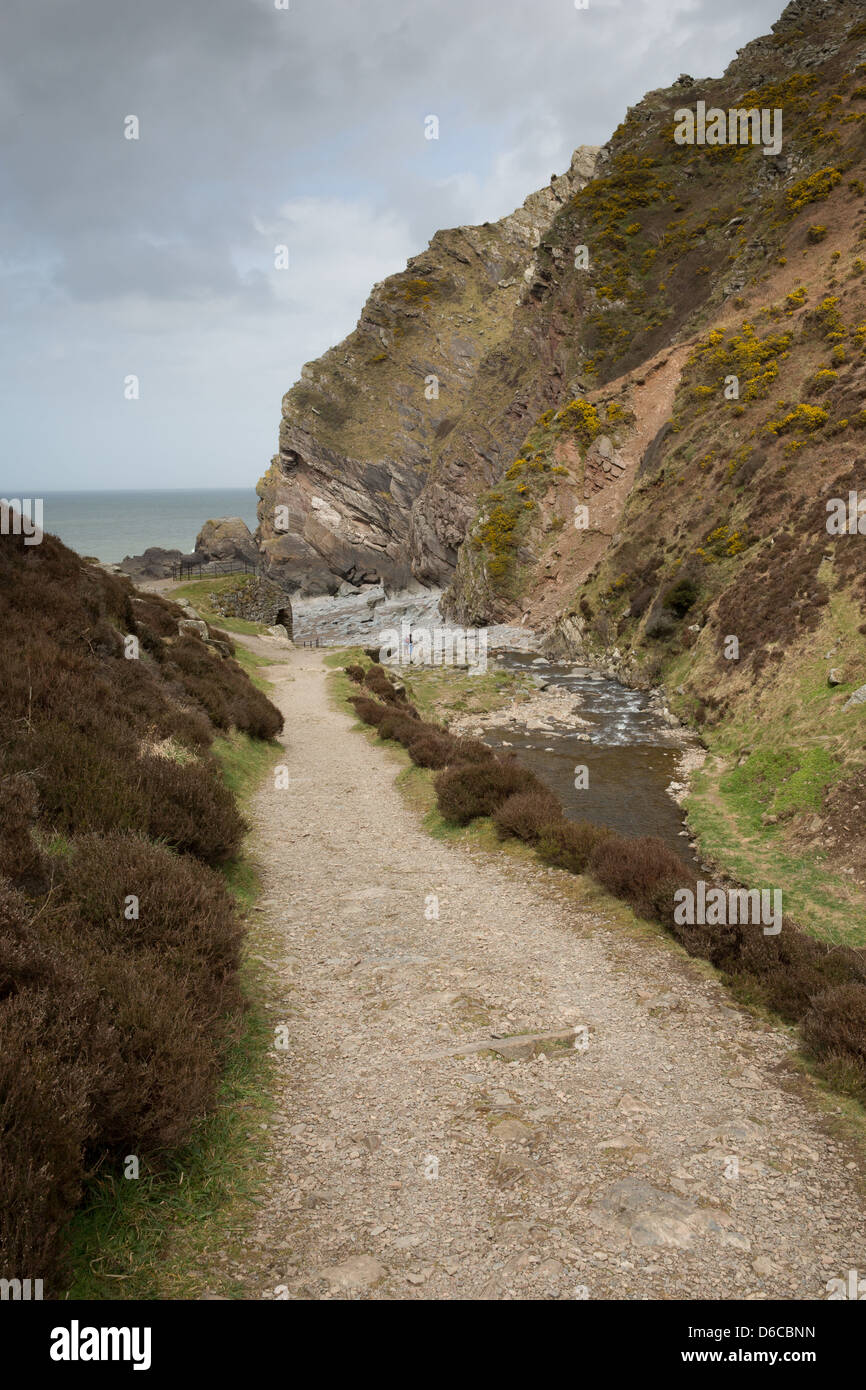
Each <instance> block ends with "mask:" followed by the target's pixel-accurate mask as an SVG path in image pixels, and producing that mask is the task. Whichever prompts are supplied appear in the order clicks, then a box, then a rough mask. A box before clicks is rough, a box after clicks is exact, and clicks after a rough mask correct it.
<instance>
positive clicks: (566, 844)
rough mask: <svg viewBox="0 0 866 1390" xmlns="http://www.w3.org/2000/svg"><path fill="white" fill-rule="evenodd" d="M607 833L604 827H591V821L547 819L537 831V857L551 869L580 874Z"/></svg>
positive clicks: (584, 870)
mask: <svg viewBox="0 0 866 1390" xmlns="http://www.w3.org/2000/svg"><path fill="white" fill-rule="evenodd" d="M610 833H611V832H610V831H609V830H608V829H607V828H606V827H605V826H603V825H593V824H592V822H591V821H586V820H582V821H572V820H564V819H557V818H555V817H550V818H548V823H547V825H544V826H542V827H541V828H540V831H539V839H538V844H537V847H536V848H537V852H538V857H539V859H542V860H543V861H544V863H545V864H551V865H553V867H554V868H557V869H567V870H568V871H569V873H572V874H582V873H585V872H586V868H587V865H588V863H589V859H590V855H591V854H592V853H593V851H594V850H595V848H596V846H597V845H598V844H599V843H600V842H601V841H602V840H603V839H604V838H605V836H607V835H610Z"/></svg>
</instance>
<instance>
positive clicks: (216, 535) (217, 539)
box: [195, 516, 259, 565]
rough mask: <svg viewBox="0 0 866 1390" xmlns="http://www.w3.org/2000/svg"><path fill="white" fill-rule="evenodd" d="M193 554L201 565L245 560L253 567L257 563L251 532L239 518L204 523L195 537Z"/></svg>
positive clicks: (231, 517)
mask: <svg viewBox="0 0 866 1390" xmlns="http://www.w3.org/2000/svg"><path fill="white" fill-rule="evenodd" d="M195 553H196V557H197V558H198V559H200V560H201V562H202V563H203V564H209V563H211V562H212V561H214V560H246V561H248V562H249V563H250V564H253V565H255V564H258V561H259V552H258V550H257V549H256V543H255V540H254V539H253V534H252V531H251V530H250V528H249V527H248V526H247V524H246V522H245V521H242V520H241V518H240V517H239V516H224V517H220V518H219V519H218V520H216V521H206V522H205V524H204V526H203V527H202V528H201V530H200V531H199V533H198V536H197V537H196V542H195Z"/></svg>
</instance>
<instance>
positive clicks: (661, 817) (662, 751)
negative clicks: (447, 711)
mask: <svg viewBox="0 0 866 1390" xmlns="http://www.w3.org/2000/svg"><path fill="white" fill-rule="evenodd" d="M535 659H536V658H534V657H533V655H532V654H531V653H530V654H527V653H525V652H499V653H497V656H496V660H497V664H498V665H500V666H503V667H504V668H505V669H506V670H510V671H525V670H527V669H528V670H530V671H532V672H533V673H534V674H537V675H539V676H540V677H542V678H543V679H544V680H547V681H549V683H550V685H551V686H561V687H563V688H565V689H567V690H571V691H574V694H575V714H577V715H579V716H580V718H581V719H585V720H587V722H588V723H589V724H590V726H591V727H590V728H588V729H581V728H578V729H575V728H573V727H569V726H568V725H566V724H558V723H556V722H555V721H551V724H552V726H553V730H555V731H548V730H524V731H517V730H515V729H513V728H508V727H507V726H500V727H498V728H490V729H488V730H487V732H486V733H485V735H484V738H485V740H486V741H487V742H488V743H490V744H492V745H493V746H494V747H496V748H499V747H502V746H503V745H505V744H510V745H511V748H512V749H513V751H514V752H515V753H516V754H517V757H518V758H519V760H520V762H522V763H523V764H524V765H525V766H526V767H529V768H531V769H532V771H533V772H534V773H536V775H537V776H538V777H540V778H541V779H542V781H544V782H546V784H547V785H548V786H549V787H550V788H551V790H552V791H554V792H555V793H556V795H557V796H558V797H559V799H560V800H561V802H562V804H563V805H564V807H565V810H566V814H567V815H568V816H569V817H570V818H571V819H572V820H589V821H592V822H593V823H594V824H596V825H608V826H610V827H611V828H612V829H614V830H618V831H620V832H621V833H622V834H624V835H658V836H659V838H660V839H662V840H664V842H665V844H667V845H669V846H670V848H671V849H673V850H674V851H675V852H676V853H677V854H679V855H680V856H681V857H682V858H683V859H684V860H685V862H686V863H688V864H690V865H691V866H693V867H696V866H697V861H696V860H695V858H694V855H693V854H692V851H691V849H690V848H689V840H688V836H687V835H685V834H683V833H682V832H683V829H684V826H683V815H682V811H681V810H680V808H679V806H678V805H677V803H676V802H675V801H674V799H673V797H672V796H671V795H670V794H669V792H668V791H667V787H668V785H669V784H670V782H671V781H673V780H675V779H676V775H677V764H678V760H679V753H680V748H681V745H680V741H679V738H678V736H677V735H675V734H674V733H672V731H671V729H670V728H669V727H668V726H667V724H666V723H665V722H664V720H663V718H662V717H661V713H660V711H659V709H658V708H657V706H656V704H655V702H654V701H653V700H652V698H651V697H650V696H649V695H648V694H647V693H645V692H644V691H640V690H629V689H628V688H627V687H626V686H624V685H620V684H619V682H618V681H614V680H608V679H607V678H606V677H600V676H595V675H594V674H593V673H590V672H587V671H586V670H585V669H584V668H581V667H576V666H574V664H573V663H570V662H569V663H565V662H551V663H549V664H548V665H545V666H535V665H533V661H534V660H535ZM577 767H585V768H586V769H587V773H588V785H587V786H586V787H585V788H581V789H578V788H576V787H575V780H576V776H575V770H576V768H577Z"/></svg>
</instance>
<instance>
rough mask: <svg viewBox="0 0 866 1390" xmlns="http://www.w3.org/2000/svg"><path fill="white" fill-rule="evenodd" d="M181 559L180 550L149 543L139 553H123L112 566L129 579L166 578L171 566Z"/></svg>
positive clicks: (181, 553)
mask: <svg viewBox="0 0 866 1390" xmlns="http://www.w3.org/2000/svg"><path fill="white" fill-rule="evenodd" d="M182 559H183V552H182V551H180V550H163V549H162V547H161V546H158V545H151V546H148V548H147V550H145V551H144V553H143V554H141V555H125V556H124V557H123V559H122V560H121V561H120V563H119V564H118V565H116V566H114V567H113V568H116V569H118V570H120V571H121V572H122V573H123V574H128V575H129V577H130V579H135V580H138V579H168V578H169V577H170V575H171V572H172V566H173V565H176V564H177V563H178V562H179V561H180V560H182Z"/></svg>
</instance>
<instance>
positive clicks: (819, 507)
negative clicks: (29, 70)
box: [261, 0, 866, 884]
mask: <svg viewBox="0 0 866 1390" xmlns="http://www.w3.org/2000/svg"><path fill="white" fill-rule="evenodd" d="M699 103H704V106H705V109H706V111H707V112H708V113H709V112H710V111H717V112H718V113H719V116H720V118H722V119H723V120H724V121H725V125H726V126H727V127H728V128H727V130H725V132H724V138H723V139H722V140H721V141H718V135H719V127H718V121H716V124H715V127H714V140H716V143H714V140H713V139H710V138H709V130H707V137H708V138H707V139H706V141H705V143H698V142H696V143H691V144H690V143H679V142H678V141H677V139H676V138H675V135H676V132H677V128H678V124H679V121H680V114H681V113H682V111H683V110H690V111H691V112H692V113H694V115H695V117H697V111H698V104H699ZM732 111H733V112H734V113H736V112H738V111H739V112H742V113H743V117H744V118H745V120H743V119H740V118H736V121H737V125H736V128H735V129H734V130H733V131H731V130H730V123H729V113H731V112H732ZM749 111H755V112H757V113H761V112H764V113H766V114H767V116H768V117H769V118H770V119H771V121H773V122H774V123H775V124H776V126H778V121H779V119H781V122H782V129H781V132H780V133H781V134H782V141H781V148H780V149H778V151H777V152H773V150H772V149H770V150H769V152H767V153H765V150H764V146H765V145H767V143H768V142H767V141H766V140H764V139H760V138H757V139H754V140H753V141H751V142H749V141H748V137H749V135H751V134H752V133H753V132H752V129H751V124H750V121H749V118H748V116H747V113H748V112H749ZM864 132H866V12H864V5H863V0H793V3H791V4H789V5H788V6H787V8H786V9H785V11H784V13H783V14H782V16H781V18H780V19H779V20H778V22H777V23H776V24H775V25H774V26H773V32H772V34H769V35H767V36H764V37H762V38H760V39H757V40H756V41H755V42H753V43H751V44H749V45H747V46H746V47H745V48H744V49H742V50H741V51H740V53H739V54H738V55H737V57H736V58H735V60H734V61H733V62H732V63H731V65H730V66H729V68H728V69H727V70H726V72H725V73H724V74H723V75H722V76H721V77H720V78H715V79H695V78H692V77H690V76H687V75H683V76H682V77H680V78H679V80H678V81H677V82H676V83H674V85H673V86H672V87H671V88H668V89H663V90H658V91H654V92H650V93H649V94H648V95H647V96H646V97H645V98H644V99H643V100H642V101H641V102H640V103H639V104H638V105H637V106H635V107H633V108H631V109H630V110H629V111H628V112H627V113H626V116H625V119H624V120H623V122H622V124H621V125H620V126H619V127H618V129H617V130H616V132H615V133H614V135H613V137H612V138H611V140H610V142H609V144H608V145H607V146H605V147H604V149H603V150H601V152H600V153H599V154H598V157H597V162H596V165H595V171H594V173H593V176H592V178H587V175H588V174H589V173H590V163H591V161H590V158H589V156H588V152H579V157H578V158H576V161H575V164H574V165H573V166H572V169H571V171H569V174H568V175H566V176H564V178H563V179H562V180H554V181H553V183H552V184H551V187H550V189H549V190H545V191H544V192H543V193H542V194H539V195H534V197H533V198H532V199H530V200H528V202H527V204H526V205H525V206H524V208H523V209H521V210H520V211H519V212H518V213H517V214H515V215H514V217H513V218H506V219H504V220H503V222H501V223H498V224H496V225H495V226H492V227H482V228H471V229H470V228H462V229H458V230H457V231H454V232H448V233H442V234H440V235H439V236H437V237H435V238H434V240H433V242H432V243H431V246H430V248H429V250H428V251H427V252H426V253H424V255H422V256H420V257H417V258H416V259H415V260H414V261H413V262H411V263H410V265H409V267H408V268H407V270H406V271H405V272H404V273H403V274H402V275H399V276H394V277H392V278H391V279H390V280H388V281H386V282H385V283H384V284H383V285H380V286H377V287H376V289H375V290H374V292H373V294H372V296H371V298H370V300H369V302H368V304H367V306H366V308H365V310H364V315H363V316H362V319H361V322H360V324H359V326H358V329H357V330H356V332H355V333H354V334H353V335H352V336H351V337H350V338H349V339H347V341H346V343H344V344H342V345H341V346H340V347H339V348H337V349H334V350H333V351H332V352H330V353H328V354H326V355H325V357H324V358H322V359H321V361H320V362H318V363H314V364H312V365H311V366H310V367H309V368H307V369H305V374H304V379H303V380H302V382H301V383H300V384H299V386H297V387H295V388H294V390H293V391H291V392H290V393H289V395H288V396H287V397H286V401H285V405H284V420H283V429H282V435H281V447H280V454H279V456H278V458H277V459H275V461H274V464H273V466H272V468H271V471H270V473H269V474H268V476H267V477H266V479H265V480H264V482H263V484H262V509H261V536H262V545H263V548H264V551H265V553H266V555H267V556H268V558H269V562H270V564H271V566H272V568H273V569H274V572H275V573H280V574H281V575H283V576H284V577H286V578H287V579H288V580H289V581H290V582H291V583H293V584H302V583H306V584H307V585H311V586H313V587H315V586H319V587H320V588H321V589H331V588H333V587H335V586H336V584H337V583H338V582H339V580H340V579H341V578H343V579H351V580H353V581H356V582H357V581H359V580H364V579H372V578H373V576H374V575H375V576H378V577H381V578H382V579H384V580H385V581H386V582H387V583H390V584H401V583H404V582H406V581H407V580H408V579H410V578H414V579H415V580H418V581H420V582H422V583H428V584H433V583H440V584H442V583H445V584H447V585H448V588H447V592H446V595H445V599H444V607H445V610H446V612H447V614H448V616H449V617H450V618H452V619H454V620H456V621H460V622H464V623H475V624H481V623H490V622H497V621H500V622H501V621H505V622H508V621H511V622H514V621H518V622H520V621H521V620H523V621H525V622H526V624H527V626H529V627H532V628H534V629H535V630H536V631H539V632H542V633H545V634H547V637H548V641H549V645H550V649H551V651H556V652H559V653H563V654H566V655H569V656H578V657H580V658H581V659H583V660H588V661H591V662H593V663H602V664H604V665H605V666H607V667H612V668H614V669H615V670H617V671H618V672H620V673H621V674H622V675H623V676H625V678H626V679H628V680H629V681H632V682H634V683H636V684H642V685H655V684H659V683H664V684H665V685H666V687H667V690H668V693H669V696H670V699H671V703H672V705H673V707H674V708H675V710H676V712H677V714H678V715H679V716H680V717H681V718H682V719H683V720H685V721H686V722H689V723H693V724H696V725H700V726H701V727H702V728H703V730H704V734H705V737H706V739H707V741H708V743H709V745H710V747H711V749H712V750H713V756H714V758H715V759H716V764H715V767H714V771H713V772H712V773H711V774H709V775H708V777H709V780H708V786H709V787H710V798H711V800H712V798H716V802H717V803H718V804H715V802H714V803H713V804H712V805H710V806H708V808H707V810H706V815H707V816H708V817H710V818H711V817H712V816H718V815H720V814H721V815H723V816H730V818H731V823H734V822H736V823H737V824H740V821H741V818H742V815H743V814H746V812H744V811H743V807H744V806H746V807H747V812H748V815H751V814H752V813H753V812H754V809H755V807H758V808H760V810H759V812H758V818H757V820H756V821H754V823H752V822H749V823H743V824H742V825H741V828H742V830H743V835H744V837H745V838H744V839H742V840H741V844H742V843H746V841H748V843H749V844H755V845H758V847H759V849H760V853H761V854H764V855H769V856H770V857H771V860H772V856H773V855H775V854H776V853H779V854H782V853H783V852H784V853H787V852H788V851H789V850H792V849H793V850H794V851H797V852H799V850H800V849H802V848H803V847H804V846H805V847H806V848H808V849H809V850H812V849H817V850H818V851H819V852H820V853H821V854H826V855H827V856H828V857H829V858H828V862H829V859H833V860H835V862H836V863H838V864H842V865H844V868H843V869H842V870H840V871H841V872H844V873H845V874H848V875H851V876H852V878H853V879H855V880H856V881H857V882H859V883H861V884H863V883H864V882H866V880H864V872H863V869H862V864H863V862H864V852H866V810H864V807H866V797H864V795H863V785H864V776H866V769H864V744H863V726H862V713H861V711H862V708H863V707H862V705H857V704H853V705H852V704H851V703H850V701H851V697H852V695H853V694H854V692H856V691H857V690H858V689H859V688H860V687H862V686H863V683H864V681H866V642H864V638H866V623H864V622H863V607H864V603H866V550H864V547H866V449H864V439H866V433H864V430H866V409H864V400H866V221H864V199H866V133H864ZM754 133H755V134H757V132H754ZM434 377H435V378H437V379H438V385H439V392H438V397H437V396H436V395H435V393H434V394H433V396H432V398H431V399H430V400H428V399H426V397H425V390H424V388H425V385H427V384H429V382H430V379H431V378H434ZM834 499H835V503H834ZM852 499H853V500H852ZM279 501H285V502H286V503H288V510H289V514H290V528H289V531H288V532H287V533H286V534H284V535H282V536H280V535H278V534H276V533H275V532H274V529H273V515H274V513H273V507H274V504H275V503H277V502H279ZM843 504H844V507H845V508H846V509H847V510H846V512H845V515H846V517H847V520H846V521H845V524H844V525H842V524H840V523H839V521H838V517H837V518H836V529H835V530H833V529H831V527H830V526H828V507H831V506H833V505H835V506H836V508H837V511H839V510H840V509H842V508H843ZM831 520H832V518H831ZM744 729H747V730H748V736H747V737H746V735H744V733H743V731H744ZM714 779H715V780H714ZM726 779H727V780H726ZM738 797H739V798H740V800H737V798H738ZM728 798H729V799H728ZM719 807H721V808H722V810H721V811H720V810H719ZM749 808H751V809H749ZM761 811H762V812H763V814H764V818H763V819H762V818H761ZM748 815H747V820H748ZM777 823H778V824H779V826H780V828H779V829H778V830H776V828H775V827H776V825H777ZM773 836H776V839H773V838H772V837H773ZM766 862H767V861H766V860H761V859H760V857H759V859H758V860H757V861H756V864H757V868H758V870H759V871H763V869H764V867H765V864H766ZM790 862H793V861H790ZM778 863H780V864H784V865H788V867H789V861H785V860H779V861H778ZM780 872H781V873H783V876H784V874H786V873H787V868H785V869H784V870H780Z"/></svg>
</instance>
